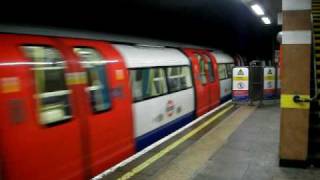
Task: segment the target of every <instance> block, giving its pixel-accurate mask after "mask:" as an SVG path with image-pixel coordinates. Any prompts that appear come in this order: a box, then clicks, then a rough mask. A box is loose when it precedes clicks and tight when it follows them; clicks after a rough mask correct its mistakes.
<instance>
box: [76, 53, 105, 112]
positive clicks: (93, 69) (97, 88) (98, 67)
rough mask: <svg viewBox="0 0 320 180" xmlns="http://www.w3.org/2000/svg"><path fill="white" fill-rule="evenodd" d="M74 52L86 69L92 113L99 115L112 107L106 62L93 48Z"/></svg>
mask: <svg viewBox="0 0 320 180" xmlns="http://www.w3.org/2000/svg"><path fill="white" fill-rule="evenodd" d="M73 51H74V52H75V53H76V54H77V55H78V56H79V57H80V63H81V65H82V67H83V68H85V69H86V74H87V79H88V87H87V88H86V90H87V91H88V92H89V93H90V102H91V108H92V111H93V112H95V113H99V112H102V111H106V110H108V109H109V108H110V107H111V102H110V96H109V91H108V87H107V84H108V83H107V78H106V68H105V62H104V61H103V58H102V57H101V56H100V54H99V53H98V52H97V51H96V50H95V49H93V48H88V47H76V48H73Z"/></svg>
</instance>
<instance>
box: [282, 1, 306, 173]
mask: <svg viewBox="0 0 320 180" xmlns="http://www.w3.org/2000/svg"><path fill="white" fill-rule="evenodd" d="M282 10H283V12H282V13H283V27H282V28H283V39H282V57H281V58H282V67H281V127H280V128H281V129H280V151H279V153H280V155H279V157H280V166H291V167H303V166H306V165H307V156H308V137H309V135H308V130H309V107H310V105H309V103H295V102H294V101H293V97H294V96H296V95H298V96H300V97H304V98H310V74H311V73H310V71H311V27H312V24H311V0H282Z"/></svg>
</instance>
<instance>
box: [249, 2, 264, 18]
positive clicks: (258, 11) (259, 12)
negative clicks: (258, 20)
mask: <svg viewBox="0 0 320 180" xmlns="http://www.w3.org/2000/svg"><path fill="white" fill-rule="evenodd" d="M251 9H252V10H253V11H254V12H255V13H256V14H257V15H258V16H262V15H264V11H263V9H262V8H261V6H260V5H258V4H254V5H252V6H251Z"/></svg>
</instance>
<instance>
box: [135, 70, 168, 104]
mask: <svg viewBox="0 0 320 180" xmlns="http://www.w3.org/2000/svg"><path fill="white" fill-rule="evenodd" d="M130 77H131V83H132V93H133V96H134V101H141V100H144V99H149V98H152V97H156V96H160V95H163V94H166V93H168V87H167V82H166V77H165V72H164V69H163V68H144V69H132V70H130Z"/></svg>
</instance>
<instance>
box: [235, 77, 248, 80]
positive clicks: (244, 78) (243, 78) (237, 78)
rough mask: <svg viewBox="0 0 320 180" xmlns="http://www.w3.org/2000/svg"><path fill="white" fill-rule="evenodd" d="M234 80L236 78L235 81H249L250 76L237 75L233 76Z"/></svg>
mask: <svg viewBox="0 0 320 180" xmlns="http://www.w3.org/2000/svg"><path fill="white" fill-rule="evenodd" d="M233 80H235V81H248V77H243V76H236V77H233Z"/></svg>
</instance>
